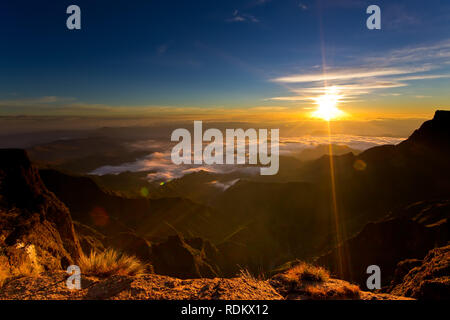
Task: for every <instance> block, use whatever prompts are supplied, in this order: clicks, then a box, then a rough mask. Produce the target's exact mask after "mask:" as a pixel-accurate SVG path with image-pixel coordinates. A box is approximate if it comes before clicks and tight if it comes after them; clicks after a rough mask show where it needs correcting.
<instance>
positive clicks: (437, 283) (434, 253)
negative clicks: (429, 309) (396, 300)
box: [391, 245, 450, 300]
mask: <svg viewBox="0 0 450 320" xmlns="http://www.w3.org/2000/svg"><path fill="white" fill-rule="evenodd" d="M404 264H405V262H401V263H400V264H399V268H402V265H404ZM414 264H415V265H417V264H419V263H417V261H416V262H415V263H414ZM391 293H392V294H395V295H404V296H408V297H413V298H416V299H427V300H428V299H429V300H436V299H445V300H448V299H450V245H448V246H445V247H441V248H436V249H433V250H431V251H430V252H429V253H428V254H427V256H426V257H425V259H423V261H421V263H420V265H417V266H416V267H414V268H412V269H411V270H410V271H409V272H408V273H407V274H406V275H405V276H404V277H403V279H402V282H401V283H400V284H397V285H395V286H394V288H393V289H392V291H391Z"/></svg>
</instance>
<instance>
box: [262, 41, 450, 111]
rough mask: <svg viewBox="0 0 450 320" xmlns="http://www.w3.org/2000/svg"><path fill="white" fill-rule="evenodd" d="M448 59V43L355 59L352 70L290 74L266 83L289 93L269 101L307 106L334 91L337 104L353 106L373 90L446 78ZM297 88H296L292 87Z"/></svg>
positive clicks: (344, 68) (326, 69) (331, 69)
mask: <svg viewBox="0 0 450 320" xmlns="http://www.w3.org/2000/svg"><path fill="white" fill-rule="evenodd" d="M449 58H450V39H448V40H445V41H440V42H438V43H433V44H429V45H420V46H416V47H406V48H401V49H395V50H391V51H388V52H385V53H383V55H377V56H371V57H364V58H360V59H358V58H355V59H354V62H353V63H354V66H350V67H335V68H330V67H326V68H324V70H323V71H317V70H316V69H313V70H314V71H313V72H305V73H302V74H290V75H285V76H279V77H276V78H272V79H270V81H272V82H275V83H279V84H282V85H284V86H289V87H287V88H288V90H289V91H290V92H291V93H292V94H291V95H286V96H276V97H272V98H270V100H274V101H284V102H299V103H301V102H310V101H312V100H315V99H316V98H317V97H318V96H319V95H323V94H325V93H326V90H327V88H328V87H334V88H335V89H336V90H337V91H338V92H339V94H340V95H341V96H342V101H341V102H344V103H345V102H352V101H353V102H354V100H352V99H354V98H355V97H357V96H361V95H367V94H371V93H373V92H374V91H377V90H386V89H392V88H401V87H407V86H409V85H410V83H409V82H410V81H424V80H433V79H444V78H450V74H449V73H448V70H445V69H443V68H444V67H445V62H446V61H448V59H449ZM295 86H297V87H295Z"/></svg>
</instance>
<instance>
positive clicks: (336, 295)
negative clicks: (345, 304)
mask: <svg viewBox="0 0 450 320" xmlns="http://www.w3.org/2000/svg"><path fill="white" fill-rule="evenodd" d="M304 294H305V296H307V297H308V299H311V300H340V299H357V298H359V287H358V286H356V285H353V284H350V283H348V284H341V285H339V286H335V287H333V288H329V287H322V286H307V287H306V288H305V289H304Z"/></svg>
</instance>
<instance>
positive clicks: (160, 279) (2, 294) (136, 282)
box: [0, 272, 407, 300]
mask: <svg viewBox="0 0 450 320" xmlns="http://www.w3.org/2000/svg"><path fill="white" fill-rule="evenodd" d="M67 277H68V276H67V274H66V273H64V272H56V273H45V274H42V275H40V276H36V277H16V278H11V279H8V280H7V281H6V282H5V283H4V285H3V287H2V288H1V289H0V300H198V299H205V300H282V299H295V300H305V299H320V300H324V299H341V300H342V299H360V300H399V299H407V298H404V297H398V296H394V295H390V294H375V293H370V292H363V291H359V289H357V290H356V291H355V289H354V288H355V286H353V285H351V284H349V283H348V282H346V281H342V280H337V279H329V281H326V282H324V283H321V284H317V285H315V286H314V289H309V292H310V293H309V295H308V294H306V295H305V294H304V293H305V292H306V291H303V293H302V292H301V291H297V294H293V293H292V292H291V293H292V294H291V295H286V296H284V295H283V294H280V293H279V292H277V290H280V291H281V292H283V291H282V290H281V287H280V286H279V284H278V285H276V284H275V283H273V282H272V281H270V282H269V281H261V280H256V279H253V278H250V277H247V276H241V277H238V278H232V279H224V278H214V279H205V278H202V279H189V280H182V279H177V278H172V277H167V276H161V275H155V274H147V275H142V276H136V277H130V276H112V277H110V278H107V279H98V278H94V277H83V279H82V289H81V290H69V289H68V288H67V286H66V280H67ZM272 285H275V287H273V286H272ZM356 288H357V287H356ZM311 292H312V293H313V294H314V296H311Z"/></svg>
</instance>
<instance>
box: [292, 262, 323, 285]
mask: <svg viewBox="0 0 450 320" xmlns="http://www.w3.org/2000/svg"><path fill="white" fill-rule="evenodd" d="M284 275H285V277H286V278H288V279H291V280H303V281H313V282H326V281H328V279H330V272H329V271H328V270H327V269H325V268H323V267H319V266H314V265H312V264H309V263H306V262H299V263H298V264H296V265H294V266H293V267H292V268H291V269H289V270H287V271H286V272H285V273H284Z"/></svg>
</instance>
